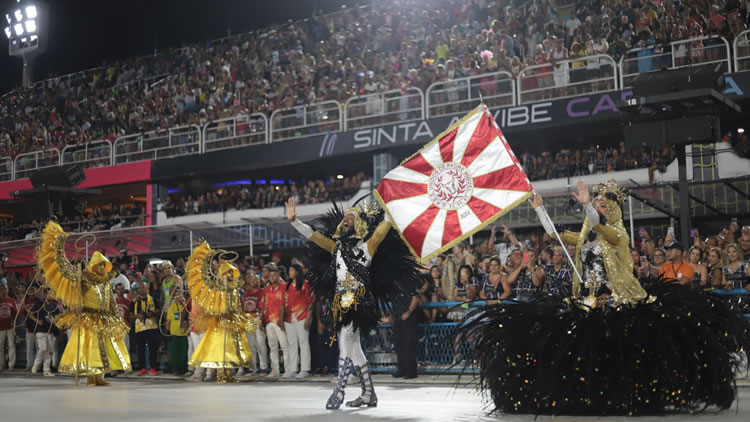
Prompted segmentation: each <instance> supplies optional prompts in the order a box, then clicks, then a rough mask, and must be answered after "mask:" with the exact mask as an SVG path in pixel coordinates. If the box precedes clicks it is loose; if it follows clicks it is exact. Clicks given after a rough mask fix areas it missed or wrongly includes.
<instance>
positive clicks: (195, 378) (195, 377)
mask: <svg viewBox="0 0 750 422" xmlns="http://www.w3.org/2000/svg"><path fill="white" fill-rule="evenodd" d="M187 379H188V381H193V382H201V381H202V380H203V375H202V374H200V373H198V374H193V375H191V376H189V377H188V378H187Z"/></svg>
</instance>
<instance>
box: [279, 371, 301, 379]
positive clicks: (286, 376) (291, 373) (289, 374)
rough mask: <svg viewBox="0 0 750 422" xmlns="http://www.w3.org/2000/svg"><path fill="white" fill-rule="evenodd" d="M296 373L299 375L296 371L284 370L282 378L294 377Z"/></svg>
mask: <svg viewBox="0 0 750 422" xmlns="http://www.w3.org/2000/svg"><path fill="white" fill-rule="evenodd" d="M295 375H297V374H296V373H294V372H292V371H286V372H284V375H282V377H281V378H286V379H290V378H294V376H295Z"/></svg>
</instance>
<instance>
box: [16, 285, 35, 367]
mask: <svg viewBox="0 0 750 422" xmlns="http://www.w3.org/2000/svg"><path fill="white" fill-rule="evenodd" d="M19 287H23V286H22V285H20V284H19ZM20 297H21V306H20V308H21V316H22V317H23V319H24V320H28V318H29V312H30V311H31V309H32V308H34V306H35V305H36V303H37V302H38V301H39V298H38V297H37V286H36V284H30V285H29V288H28V289H27V290H26V292H25V294H22V295H21V296H20ZM25 345H26V370H27V371H31V367H32V366H33V364H34V360H35V359H36V353H37V347H36V336H35V335H34V331H32V330H30V329H29V328H28V325H27V327H26V339H25Z"/></svg>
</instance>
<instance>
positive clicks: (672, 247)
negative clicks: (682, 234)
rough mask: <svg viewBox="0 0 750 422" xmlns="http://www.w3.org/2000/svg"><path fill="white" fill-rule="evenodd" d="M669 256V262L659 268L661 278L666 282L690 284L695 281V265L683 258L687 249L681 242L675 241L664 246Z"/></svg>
mask: <svg viewBox="0 0 750 422" xmlns="http://www.w3.org/2000/svg"><path fill="white" fill-rule="evenodd" d="M664 249H666V250H667V253H668V254H669V256H668V257H667V258H668V259H669V262H667V263H666V264H664V265H662V266H661V269H659V278H661V279H662V280H663V281H664V282H666V283H678V284H682V285H689V284H691V283H692V282H693V274H694V272H695V271H694V270H693V266H692V265H690V264H689V263H687V262H685V261H683V260H682V254H683V252H685V249H684V248H683V247H682V245H681V244H680V243H679V242H676V241H673V242H671V243H669V244H668V245H666V246H664Z"/></svg>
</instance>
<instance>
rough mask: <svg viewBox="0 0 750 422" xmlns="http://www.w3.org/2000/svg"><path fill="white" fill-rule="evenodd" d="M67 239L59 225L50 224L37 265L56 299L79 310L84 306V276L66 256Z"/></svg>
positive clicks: (45, 230)
mask: <svg viewBox="0 0 750 422" xmlns="http://www.w3.org/2000/svg"><path fill="white" fill-rule="evenodd" d="M67 239H68V234H67V233H65V231H63V229H62V227H60V225H59V224H57V223H55V222H54V221H50V222H48V223H47V225H46V226H45V227H44V230H42V236H41V238H40V240H39V245H38V247H37V251H36V254H37V265H38V266H39V269H40V270H41V271H42V273H43V274H44V278H45V279H46V280H47V283H49V286H50V287H51V288H52V290H53V291H54V294H55V297H56V298H57V299H58V300H60V301H62V302H63V303H64V304H65V305H66V306H68V307H71V308H78V307H81V306H83V295H82V294H81V287H82V286H81V282H82V275H81V273H80V272H79V271H78V269H77V268H76V267H75V266H74V265H73V264H72V263H71V262H70V260H68V257H67V256H65V241H66V240H67Z"/></svg>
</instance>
